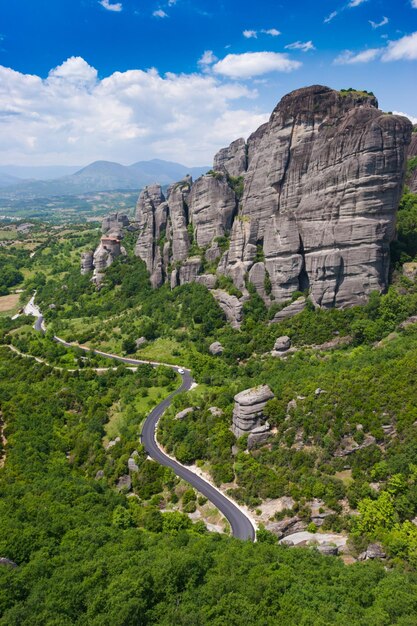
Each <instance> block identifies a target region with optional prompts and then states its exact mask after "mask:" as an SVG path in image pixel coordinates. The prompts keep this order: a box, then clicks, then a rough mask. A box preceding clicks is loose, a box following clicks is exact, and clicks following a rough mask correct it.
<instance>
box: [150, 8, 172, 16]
mask: <svg viewBox="0 0 417 626" xmlns="http://www.w3.org/2000/svg"><path fill="white" fill-rule="evenodd" d="M152 15H153V16H154V17H160V18H164V17H168V13H165V11H163V10H162V9H158V10H157V11H154V12H153V13H152Z"/></svg>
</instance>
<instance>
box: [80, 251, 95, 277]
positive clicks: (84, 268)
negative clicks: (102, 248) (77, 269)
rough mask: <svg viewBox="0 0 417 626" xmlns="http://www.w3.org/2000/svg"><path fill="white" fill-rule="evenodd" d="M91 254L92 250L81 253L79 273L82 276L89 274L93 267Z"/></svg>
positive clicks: (92, 253)
mask: <svg viewBox="0 0 417 626" xmlns="http://www.w3.org/2000/svg"><path fill="white" fill-rule="evenodd" d="M93 255H94V252H93V251H92V250H88V251H87V252H82V253H81V274H82V275H83V276H84V275H85V274H89V273H90V272H92V271H93V269H94V262H93Z"/></svg>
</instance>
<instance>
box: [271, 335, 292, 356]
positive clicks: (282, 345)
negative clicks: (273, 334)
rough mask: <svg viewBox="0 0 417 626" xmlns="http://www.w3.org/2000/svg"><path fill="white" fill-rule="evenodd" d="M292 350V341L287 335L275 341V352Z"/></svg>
mask: <svg viewBox="0 0 417 626" xmlns="http://www.w3.org/2000/svg"><path fill="white" fill-rule="evenodd" d="M290 348H291V339H290V338H289V337H287V335H283V336H282V337H278V338H277V339H276V340H275V345H274V350H276V351H277V352H286V351H287V350H289V349H290Z"/></svg>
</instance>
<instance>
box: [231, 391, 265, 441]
mask: <svg viewBox="0 0 417 626" xmlns="http://www.w3.org/2000/svg"><path fill="white" fill-rule="evenodd" d="M273 397H274V394H273V393H272V391H271V390H270V388H269V387H268V385H260V386H259V387H254V388H252V389H245V390H244V391H241V392H240V393H238V394H236V395H235V397H234V400H235V406H234V409H233V424H232V430H233V432H234V434H235V435H236V437H242V435H247V434H249V433H250V432H251V431H252V432H253V431H254V429H256V428H258V427H259V426H264V425H265V420H266V418H265V416H264V413H263V411H264V408H265V405H266V403H267V402H268V400H271V399H272V398H273ZM262 432H264V431H262Z"/></svg>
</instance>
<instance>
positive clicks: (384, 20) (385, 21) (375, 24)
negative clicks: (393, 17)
mask: <svg viewBox="0 0 417 626" xmlns="http://www.w3.org/2000/svg"><path fill="white" fill-rule="evenodd" d="M416 2H417V0H416ZM369 23H370V25H371V26H372V28H381V26H385V25H386V24H388V23H389V19H388V18H387V17H385V16H384V17H383V18H382V20H381V21H380V22H373V21H372V20H369Z"/></svg>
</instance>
